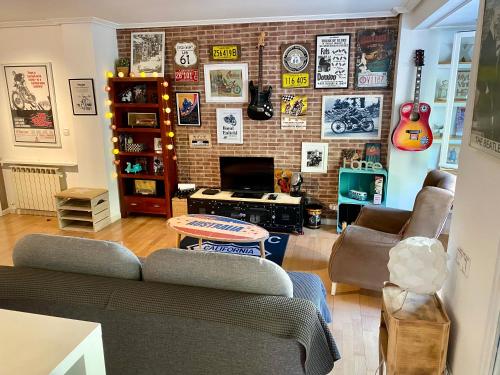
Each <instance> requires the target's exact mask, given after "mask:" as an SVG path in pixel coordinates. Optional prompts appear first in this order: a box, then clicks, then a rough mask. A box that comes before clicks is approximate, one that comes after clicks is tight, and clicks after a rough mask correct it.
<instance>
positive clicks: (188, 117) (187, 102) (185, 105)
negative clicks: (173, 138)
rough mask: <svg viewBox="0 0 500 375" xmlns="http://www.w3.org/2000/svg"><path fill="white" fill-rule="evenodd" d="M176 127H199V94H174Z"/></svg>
mask: <svg viewBox="0 0 500 375" xmlns="http://www.w3.org/2000/svg"><path fill="white" fill-rule="evenodd" d="M175 101H176V103H177V125H185V126H201V117H200V93H199V92H176V93H175Z"/></svg>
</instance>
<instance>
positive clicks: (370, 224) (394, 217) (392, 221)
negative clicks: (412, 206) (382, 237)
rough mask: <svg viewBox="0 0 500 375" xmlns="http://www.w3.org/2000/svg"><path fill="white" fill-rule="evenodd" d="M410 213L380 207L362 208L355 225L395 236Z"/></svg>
mask: <svg viewBox="0 0 500 375" xmlns="http://www.w3.org/2000/svg"><path fill="white" fill-rule="evenodd" d="M411 214H412V212H411V211H405V210H398V209H396V208H388V207H382V206H364V207H363V208H362V209H361V212H360V213H359V215H358V217H357V219H356V221H355V222H354V224H355V225H359V226H361V227H365V228H370V229H374V230H377V231H380V232H385V233H392V234H397V233H400V232H401V230H402V229H403V226H404V225H405V224H406V222H407V221H408V219H410V216H411Z"/></svg>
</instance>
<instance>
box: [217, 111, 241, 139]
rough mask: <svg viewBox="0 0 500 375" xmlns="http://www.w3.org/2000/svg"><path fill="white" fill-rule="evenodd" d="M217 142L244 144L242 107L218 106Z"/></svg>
mask: <svg viewBox="0 0 500 375" xmlns="http://www.w3.org/2000/svg"><path fill="white" fill-rule="evenodd" d="M216 113H217V143H232V144H243V112H242V109H241V108H217V111H216Z"/></svg>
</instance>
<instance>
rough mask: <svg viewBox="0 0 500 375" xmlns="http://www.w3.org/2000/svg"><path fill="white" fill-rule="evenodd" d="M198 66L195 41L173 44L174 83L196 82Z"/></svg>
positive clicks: (197, 79)
mask: <svg viewBox="0 0 500 375" xmlns="http://www.w3.org/2000/svg"><path fill="white" fill-rule="evenodd" d="M198 65H199V58H198V43H197V42H196V41H179V42H175V43H174V66H175V83H196V82H198V81H199V77H198V75H199V72H198Z"/></svg>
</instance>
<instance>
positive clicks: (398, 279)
mask: <svg viewBox="0 0 500 375" xmlns="http://www.w3.org/2000/svg"><path fill="white" fill-rule="evenodd" d="M389 257H390V259H389V263H388V264H387V267H388V268H389V272H390V281H391V283H393V284H396V285H398V286H399V287H400V288H401V289H403V290H405V291H409V292H413V293H417V294H433V293H435V292H437V291H438V290H439V289H441V287H442V286H443V283H444V281H445V280H446V277H447V276H448V269H447V266H446V260H447V256H446V252H445V251H444V248H443V245H442V244H441V242H439V241H438V240H436V239H434V238H426V237H409V238H406V239H404V240H403V241H401V242H399V243H398V244H397V245H396V246H394V247H393V248H392V249H391V250H390V251H389Z"/></svg>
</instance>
